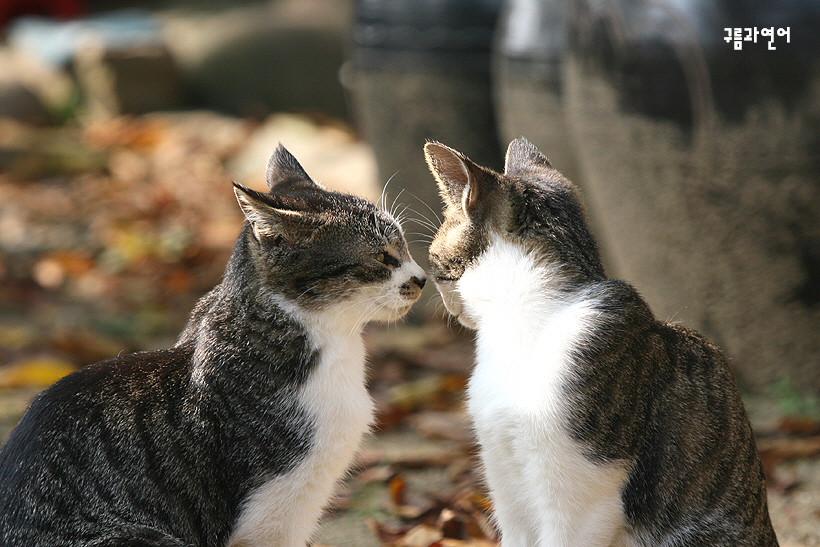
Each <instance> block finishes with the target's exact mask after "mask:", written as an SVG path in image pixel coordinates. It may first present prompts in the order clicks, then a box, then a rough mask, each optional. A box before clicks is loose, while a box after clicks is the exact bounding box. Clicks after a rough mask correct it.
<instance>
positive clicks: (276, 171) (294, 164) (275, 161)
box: [265, 143, 318, 191]
mask: <svg viewBox="0 0 820 547" xmlns="http://www.w3.org/2000/svg"><path fill="white" fill-rule="evenodd" d="M265 180H266V181H267V183H268V189H269V190H271V191H273V190H274V189H275V190H277V191H281V190H284V189H285V188H286V187H287V188H316V187H317V186H318V185H317V184H316V183H315V182H313V180H312V179H311V178H310V177H309V176H308V174H307V172H305V170H304V168H302V166H301V165H300V164H299V162H298V161H297V160H296V158H295V157H293V154H291V153H290V152H288V150H287V148H285V147H284V146H282V143H279V145H278V146H277V147H276V150H274V152H273V154H271V157H270V158H269V159H268V167H267V169H266V170H265Z"/></svg>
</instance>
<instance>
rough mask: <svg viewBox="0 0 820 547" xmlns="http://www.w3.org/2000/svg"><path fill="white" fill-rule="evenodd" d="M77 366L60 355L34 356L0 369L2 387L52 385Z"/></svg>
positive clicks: (0, 384)
mask: <svg viewBox="0 0 820 547" xmlns="http://www.w3.org/2000/svg"><path fill="white" fill-rule="evenodd" d="M75 370H77V367H76V366H75V365H74V364H73V363H71V362H69V361H66V360H65V359H60V358H58V357H33V358H30V359H23V360H21V361H17V362H15V363H12V364H11V365H9V366H6V367H3V368H2V369H0V387H3V388H11V387H25V386H43V387H46V386H50V385H51V384H53V383H54V382H56V381H57V380H59V379H60V378H62V377H63V376H67V375H68V374H71V373H72V372H74V371H75Z"/></svg>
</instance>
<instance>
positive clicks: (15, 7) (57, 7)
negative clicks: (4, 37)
mask: <svg viewBox="0 0 820 547" xmlns="http://www.w3.org/2000/svg"><path fill="white" fill-rule="evenodd" d="M85 12H86V9H85V4H84V3H83V2H80V1H78V0H0V29H2V28H4V27H5V26H6V25H7V24H8V23H9V22H10V21H11V20H12V19H14V18H16V17H21V16H23V15H40V16H43V17H50V18H53V19H73V18H75V17H80V16H82V15H84V14H85Z"/></svg>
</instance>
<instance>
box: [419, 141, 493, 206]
mask: <svg viewBox="0 0 820 547" xmlns="http://www.w3.org/2000/svg"><path fill="white" fill-rule="evenodd" d="M424 157H425V159H426V160H427V166H428V167H429V168H430V172H431V173H432V174H433V177H434V178H435V179H436V182H437V183H438V187H439V193H440V194H441V197H442V199H443V200H444V202H445V203H447V204H448V205H450V206H452V207H461V208H462V209H463V211H464V213H465V214H469V213H470V212H471V211H473V210H474V209H475V208H476V206H477V203H478V200H479V198H480V197H481V196H480V188H479V183H478V179H477V177H476V175H477V174H480V169H479V168H478V166H477V165H475V164H474V163H473V162H472V161H471V160H470V159H469V158H468V157H467V156H465V155H464V154H462V153H461V152H458V151H456V150H453V149H452V148H450V147H449V146H445V145H443V144H441V143H438V142H428V143H427V144H425V145H424Z"/></svg>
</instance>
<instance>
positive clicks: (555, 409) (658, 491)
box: [425, 138, 777, 547]
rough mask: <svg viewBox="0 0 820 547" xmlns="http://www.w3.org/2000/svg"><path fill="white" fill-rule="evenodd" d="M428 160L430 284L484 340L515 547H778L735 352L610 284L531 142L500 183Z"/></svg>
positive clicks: (479, 344) (490, 465) (475, 405)
mask: <svg viewBox="0 0 820 547" xmlns="http://www.w3.org/2000/svg"><path fill="white" fill-rule="evenodd" d="M425 155H426V158H427V162H428V165H429V166H430V169H431V171H432V173H433V175H434V177H435V178H436V181H437V182H438V185H439V190H440V193H441V197H442V200H443V202H444V220H443V222H442V224H441V227H440V228H439V231H438V233H437V234H436V235H435V237H434V239H433V241H432V243H431V245H430V252H429V259H430V266H431V276H432V278H433V279H434V281H435V283H436V286H437V287H438V289H439V291H440V293H441V295H442V300H443V302H444V305H445V306H446V308H447V310H448V311H449V312H450V313H451V314H452V315H454V316H455V317H457V318H458V320H459V321H460V322H461V323H462V324H463V325H465V326H467V327H469V328H472V329H475V330H476V365H475V369H474V371H473V374H472V375H471V377H470V380H469V385H468V410H469V414H470V416H471V418H472V420H473V423H474V426H475V432H476V435H477V438H478V441H479V444H480V447H481V452H480V454H481V461H482V467H483V471H484V474H485V477H486V480H487V484H488V486H489V489H490V493H491V496H492V500H493V508H494V513H495V518H496V522H497V524H498V528H499V531H500V534H501V544H502V545H503V547H533V546H538V547H597V546H599V547H638V546H640V547H650V546H658V547H661V546H663V547H667V546H668V547H672V546H681V547H682V546H693V547H694V546H698V547H700V546H703V547H705V546H710V547H714V546H721V547H736V546H738V545H761V546H766V547H772V546H775V545H777V540H776V538H775V535H774V531H773V530H772V527H771V523H770V521H769V516H768V511H767V507H766V489H765V480H764V477H763V471H762V465H761V463H760V459H759V457H758V454H757V451H756V450H755V446H754V439H753V437H752V433H751V427H750V425H749V422H748V419H747V418H746V415H745V411H744V409H743V405H742V402H741V400H740V396H739V393H738V390H737V388H736V386H735V385H734V381H733V378H732V374H731V371H730V369H729V367H728V363H727V361H726V358H725V357H724V356H723V355H722V354H721V352H720V350H718V348H716V347H715V346H714V345H713V344H711V343H710V342H709V341H708V340H706V339H705V338H703V337H702V336H700V335H698V334H697V333H695V332H693V331H689V330H687V329H684V328H682V327H680V326H677V325H671V324H668V323H665V322H662V321H658V320H657V319H655V318H654V316H653V315H652V313H651V311H650V309H649V307H648V306H647V305H646V303H645V302H644V301H643V300H642V299H641V297H640V296H639V295H638V293H637V292H636V291H635V290H634V289H633V288H632V287H631V286H630V285H629V284H627V283H625V282H622V281H618V280H612V279H608V278H607V277H606V275H605V273H604V269H603V266H602V265H601V261H600V257H599V255H598V250H597V246H596V244H595V240H594V239H593V237H592V235H591V233H590V231H589V229H588V227H587V225H586V222H585V218H584V213H583V209H582V207H581V203H580V199H579V196H578V192H577V190H576V189H575V188H574V187H573V186H572V185H571V184H570V183H569V182H568V181H567V180H566V179H565V178H564V177H563V176H561V174H560V173H558V172H557V171H556V170H555V169H553V168H552V166H551V165H550V163H549V161H548V160H547V159H546V157H544V156H543V155H542V154H541V153H540V152H539V151H538V150H537V149H536V148H535V147H534V146H533V145H532V144H530V143H529V142H527V141H526V140H525V139H523V138H522V139H517V140H515V141H513V143H511V144H510V147H509V149H508V151H507V157H506V162H505V163H506V165H505V172H504V173H503V174H499V173H495V172H493V171H491V170H489V169H486V168H484V167H481V166H478V165H476V164H474V163H473V162H471V161H470V160H469V159H468V158H466V157H465V156H464V155H462V154H460V153H459V152H457V151H455V150H453V149H451V148H449V147H446V146H444V145H442V144H439V143H433V142H431V143H428V144H427V145H426V146H425Z"/></svg>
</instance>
